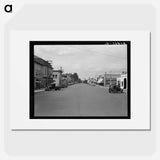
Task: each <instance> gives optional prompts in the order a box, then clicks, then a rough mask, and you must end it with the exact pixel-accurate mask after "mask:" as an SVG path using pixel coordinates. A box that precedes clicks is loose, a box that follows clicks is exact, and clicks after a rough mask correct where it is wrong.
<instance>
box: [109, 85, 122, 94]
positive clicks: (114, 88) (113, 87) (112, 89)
mask: <svg viewBox="0 0 160 160" xmlns="http://www.w3.org/2000/svg"><path fill="white" fill-rule="evenodd" d="M109 93H123V89H122V88H120V86H119V85H110V86H109Z"/></svg>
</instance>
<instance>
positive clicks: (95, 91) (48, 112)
mask: <svg viewBox="0 0 160 160" xmlns="http://www.w3.org/2000/svg"><path fill="white" fill-rule="evenodd" d="M126 115H127V95H126V94H117V93H116V94H110V93H108V91H107V90H106V89H104V88H100V87H98V86H90V85H88V84H76V85H72V86H69V87H68V88H64V89H62V90H60V91H45V92H40V93H35V116H126Z"/></svg>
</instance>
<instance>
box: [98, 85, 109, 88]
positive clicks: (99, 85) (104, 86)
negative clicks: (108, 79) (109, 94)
mask: <svg viewBox="0 0 160 160" xmlns="http://www.w3.org/2000/svg"><path fill="white" fill-rule="evenodd" d="M96 87H100V88H104V89H109V86H101V85H96Z"/></svg>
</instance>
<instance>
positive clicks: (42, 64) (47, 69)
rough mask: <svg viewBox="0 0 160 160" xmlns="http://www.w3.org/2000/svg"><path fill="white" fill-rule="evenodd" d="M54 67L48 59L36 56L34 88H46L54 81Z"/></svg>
mask: <svg viewBox="0 0 160 160" xmlns="http://www.w3.org/2000/svg"><path fill="white" fill-rule="evenodd" d="M52 72H53V68H52V66H51V64H50V63H49V62H48V61H45V60H44V59H42V58H40V57H38V56H34V88H35V89H40V88H46V87H48V86H49V85H50V84H51V83H52V81H53V78H52Z"/></svg>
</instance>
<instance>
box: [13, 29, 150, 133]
mask: <svg viewBox="0 0 160 160" xmlns="http://www.w3.org/2000/svg"><path fill="white" fill-rule="evenodd" d="M10 47H11V49H10V54H11V59H12V61H11V84H12V85H11V87H12V88H11V95H12V96H11V129H13V130H19V129H49V130H50V129H53V130H61V129H62V130H64V129H67V130H70V129H71V130H76V129H78V130H79V129H82V130H122V129H124V130H134V129H135V130H136V129H142V130H149V129H150V32H148V31H126V32H120V31H12V32H11V33H10ZM22 52H23V54H21V53H22ZM14 53H16V54H14ZM142 59H143V63H142ZM19 60H20V61H19ZM17 61H18V65H15V64H17V63H16V62H17ZM19 65H21V66H22V67H19ZM16 73H17V74H18V73H21V75H22V77H23V80H22V81H20V82H19V81H18V77H16V76H14V75H16ZM13 84H17V85H18V86H19V87H18V88H17V87H16V85H13ZM20 90H23V92H24V95H23V96H22V95H20V96H19V97H21V98H19V97H15V94H14V93H15V91H16V92H17V93H19V94H20V92H19V91H20ZM142 94H143V97H142V96H141V95H142Z"/></svg>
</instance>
